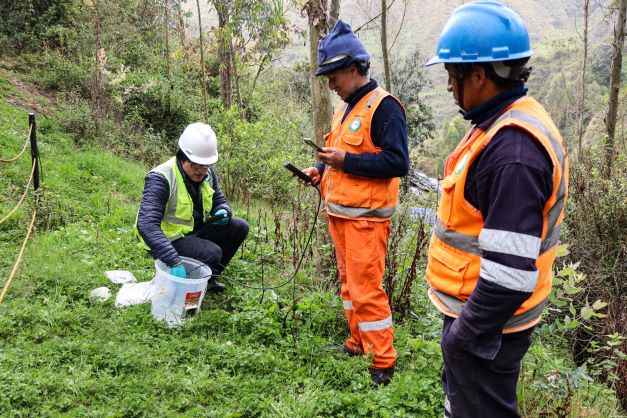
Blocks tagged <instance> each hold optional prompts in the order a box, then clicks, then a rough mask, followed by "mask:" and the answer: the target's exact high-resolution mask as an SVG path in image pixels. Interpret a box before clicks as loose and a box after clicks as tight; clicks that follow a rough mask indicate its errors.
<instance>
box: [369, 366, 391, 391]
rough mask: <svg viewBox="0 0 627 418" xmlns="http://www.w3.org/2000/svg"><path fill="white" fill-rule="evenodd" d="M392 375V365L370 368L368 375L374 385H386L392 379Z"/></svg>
mask: <svg viewBox="0 0 627 418" xmlns="http://www.w3.org/2000/svg"><path fill="white" fill-rule="evenodd" d="M392 376H394V366H392V367H388V368H387V369H370V377H371V378H372V385H373V386H374V387H378V386H381V385H384V386H385V385H387V384H388V383H390V380H392Z"/></svg>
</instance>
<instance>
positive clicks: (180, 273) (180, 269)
mask: <svg viewBox="0 0 627 418" xmlns="http://www.w3.org/2000/svg"><path fill="white" fill-rule="evenodd" d="M170 274H171V275H172V276H176V277H180V278H181V279H187V271H185V266H183V264H177V265H175V266H170Z"/></svg>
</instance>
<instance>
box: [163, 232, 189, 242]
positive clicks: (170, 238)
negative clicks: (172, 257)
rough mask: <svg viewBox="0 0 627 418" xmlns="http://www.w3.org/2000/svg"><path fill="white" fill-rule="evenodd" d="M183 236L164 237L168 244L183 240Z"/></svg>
mask: <svg viewBox="0 0 627 418" xmlns="http://www.w3.org/2000/svg"><path fill="white" fill-rule="evenodd" d="M184 236H185V235H183V234H176V235H174V236H173V237H166V238H167V239H168V241H170V242H174V241H176V240H177V239H181V238H183V237H184Z"/></svg>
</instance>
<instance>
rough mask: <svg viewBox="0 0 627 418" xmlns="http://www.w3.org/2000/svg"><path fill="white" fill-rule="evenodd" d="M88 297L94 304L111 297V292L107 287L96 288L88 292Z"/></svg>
mask: <svg viewBox="0 0 627 418" xmlns="http://www.w3.org/2000/svg"><path fill="white" fill-rule="evenodd" d="M89 297H90V298H91V299H92V300H95V301H96V302H104V301H106V300H108V299H109V298H110V297H111V291H110V290H109V288H108V287H97V288H95V289H94V290H92V291H91V292H89Z"/></svg>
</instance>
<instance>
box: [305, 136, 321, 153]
mask: <svg viewBox="0 0 627 418" xmlns="http://www.w3.org/2000/svg"><path fill="white" fill-rule="evenodd" d="M303 142H304V143H305V144H307V145H309V146H310V147H311V148H313V149H315V150H316V151H318V152H323V151H322V148H320V147H319V146H318V145H316V143H315V142H313V141H312V140H311V139H308V138H305V139H303Z"/></svg>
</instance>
